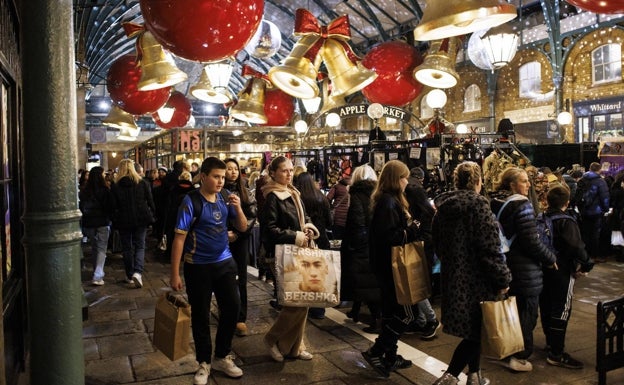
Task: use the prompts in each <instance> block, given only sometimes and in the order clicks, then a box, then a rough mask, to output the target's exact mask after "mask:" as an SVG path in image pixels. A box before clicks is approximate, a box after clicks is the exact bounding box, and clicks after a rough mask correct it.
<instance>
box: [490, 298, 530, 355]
mask: <svg viewBox="0 0 624 385" xmlns="http://www.w3.org/2000/svg"><path fill="white" fill-rule="evenodd" d="M481 311H482V313H483V322H482V326H481V354H482V355H484V356H486V357H492V358H495V359H501V358H505V357H509V356H510V355H512V354H514V353H517V352H520V351H522V350H524V340H523V339H522V329H521V327H520V317H519V316H518V307H517V305H516V297H508V298H506V299H504V300H501V301H482V302H481Z"/></svg>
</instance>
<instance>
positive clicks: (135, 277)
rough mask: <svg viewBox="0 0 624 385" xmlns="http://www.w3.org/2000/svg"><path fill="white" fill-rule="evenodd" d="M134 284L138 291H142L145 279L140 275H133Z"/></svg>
mask: <svg viewBox="0 0 624 385" xmlns="http://www.w3.org/2000/svg"><path fill="white" fill-rule="evenodd" d="M132 282H134V286H135V287H136V288H137V289H140V288H142V287H143V278H142V277H141V274H139V273H134V274H132Z"/></svg>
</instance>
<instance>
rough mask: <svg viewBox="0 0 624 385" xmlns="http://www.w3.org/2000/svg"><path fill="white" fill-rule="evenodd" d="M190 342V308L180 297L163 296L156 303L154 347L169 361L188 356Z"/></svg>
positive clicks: (167, 294)
mask: <svg viewBox="0 0 624 385" xmlns="http://www.w3.org/2000/svg"><path fill="white" fill-rule="evenodd" d="M190 340H191V306H190V305H189V304H188V302H186V301H185V300H184V298H183V297H182V296H181V295H175V294H173V293H172V292H169V293H165V294H163V295H162V296H161V297H160V298H159V299H158V302H156V312H155V316H154V346H155V347H156V348H157V349H158V350H160V351H161V352H162V353H163V354H164V355H165V356H167V358H169V359H170V360H171V361H175V360H177V359H180V358H182V357H184V356H185V355H187V354H188V350H189V346H190Z"/></svg>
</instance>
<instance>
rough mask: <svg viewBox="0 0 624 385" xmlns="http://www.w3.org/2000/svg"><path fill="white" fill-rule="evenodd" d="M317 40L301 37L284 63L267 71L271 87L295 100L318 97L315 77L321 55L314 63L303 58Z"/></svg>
mask: <svg viewBox="0 0 624 385" xmlns="http://www.w3.org/2000/svg"><path fill="white" fill-rule="evenodd" d="M318 39H319V37H318V36H314V35H305V36H302V37H301V38H300V39H299V41H297V44H295V46H294V47H293V50H292V51H291V52H290V55H288V57H287V58H286V60H284V63H283V64H280V65H277V66H275V67H271V69H269V74H268V75H269V79H270V80H271V82H272V83H273V85H275V86H276V87H277V88H279V89H280V90H282V91H284V92H286V93H287V94H288V95H290V96H293V97H295V98H300V99H310V98H314V97H317V96H318V95H319V88H318V84H316V77H317V75H318V69H319V67H320V66H321V61H322V59H321V55H316V57H315V58H314V62H312V61H311V60H310V59H308V58H307V57H305V56H304V55H305V54H306V53H307V52H308V50H309V49H310V48H311V47H312V45H313V44H314V43H315V42H316V41H317V40H318Z"/></svg>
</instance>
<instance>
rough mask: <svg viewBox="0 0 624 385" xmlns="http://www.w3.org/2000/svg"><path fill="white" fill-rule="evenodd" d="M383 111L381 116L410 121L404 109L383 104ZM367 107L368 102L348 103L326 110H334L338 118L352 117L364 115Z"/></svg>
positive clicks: (408, 114)
mask: <svg viewBox="0 0 624 385" xmlns="http://www.w3.org/2000/svg"><path fill="white" fill-rule="evenodd" d="M383 108H384V113H383V116H385V117H387V118H394V119H397V120H402V121H404V122H406V123H409V121H410V115H411V114H410V113H408V112H406V111H405V110H403V109H401V108H398V107H393V106H383ZM367 109H368V104H349V105H346V106H342V107H337V108H333V109H331V110H329V111H328V113H331V112H335V113H337V114H338V115H339V116H340V119H345V118H352V117H354V116H359V115H366V110H367Z"/></svg>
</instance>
